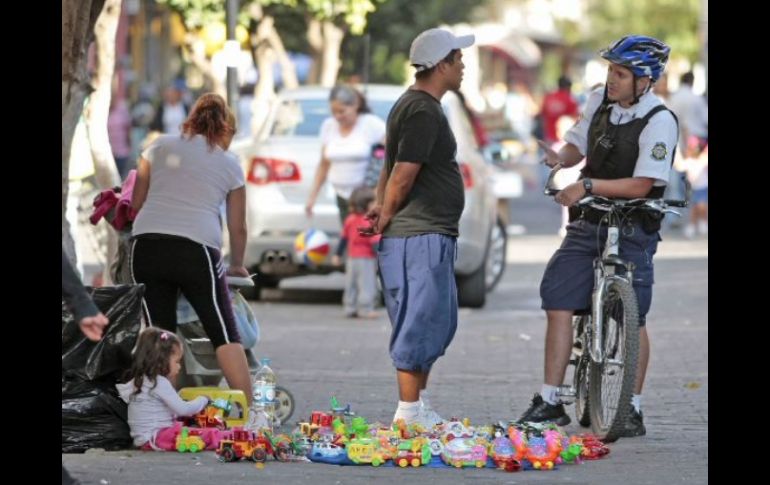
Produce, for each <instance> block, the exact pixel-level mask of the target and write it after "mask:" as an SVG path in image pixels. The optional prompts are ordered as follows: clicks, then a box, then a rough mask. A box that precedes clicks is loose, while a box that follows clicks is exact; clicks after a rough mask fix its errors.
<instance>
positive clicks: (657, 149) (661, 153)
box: [651, 141, 668, 160]
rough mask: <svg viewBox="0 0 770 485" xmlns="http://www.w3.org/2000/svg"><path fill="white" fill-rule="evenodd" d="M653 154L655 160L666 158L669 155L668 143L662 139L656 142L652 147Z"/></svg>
mask: <svg viewBox="0 0 770 485" xmlns="http://www.w3.org/2000/svg"><path fill="white" fill-rule="evenodd" d="M651 155H652V158H654V159H655V160H664V159H665V158H666V155H668V148H666V144H665V143H663V142H662V141H659V142H658V143H656V144H655V146H654V147H652V152H651Z"/></svg>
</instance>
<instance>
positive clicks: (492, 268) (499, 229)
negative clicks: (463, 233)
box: [484, 219, 508, 293]
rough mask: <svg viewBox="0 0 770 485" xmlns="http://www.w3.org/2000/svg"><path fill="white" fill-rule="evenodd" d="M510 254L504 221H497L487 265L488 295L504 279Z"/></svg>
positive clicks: (490, 242) (488, 252)
mask: <svg viewBox="0 0 770 485" xmlns="http://www.w3.org/2000/svg"><path fill="white" fill-rule="evenodd" d="M507 254H508V235H507V234H506V232H505V225H504V224H503V221H502V220H500V219H497V223H496V224H495V226H494V227H493V228H492V234H491V235H490V241H489V249H488V250H487V257H486V260H485V263H484V264H486V265H487V272H486V275H485V279H486V287H487V293H489V292H490V291H492V290H493V289H494V288H495V286H497V284H498V283H499V282H500V280H501V279H502V278H503V273H505V266H506V258H507Z"/></svg>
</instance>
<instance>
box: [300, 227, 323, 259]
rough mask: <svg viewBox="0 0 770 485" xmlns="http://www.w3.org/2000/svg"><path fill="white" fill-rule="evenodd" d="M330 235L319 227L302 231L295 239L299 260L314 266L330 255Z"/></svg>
mask: <svg viewBox="0 0 770 485" xmlns="http://www.w3.org/2000/svg"><path fill="white" fill-rule="evenodd" d="M329 249H330V246H329V237H328V236H327V235H326V233H325V232H323V231H321V230H319V229H308V230H306V231H302V232H301V233H299V235H297V238H296V239H295V240H294V254H296V256H297V260H298V261H300V262H302V263H305V264H307V265H310V266H313V265H317V264H321V263H323V262H324V261H326V259H327V258H328V257H329Z"/></svg>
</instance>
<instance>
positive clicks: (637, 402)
mask: <svg viewBox="0 0 770 485" xmlns="http://www.w3.org/2000/svg"><path fill="white" fill-rule="evenodd" d="M631 405H632V406H634V409H636V412H637V413H641V412H642V395H641V394H633V395H632V396H631Z"/></svg>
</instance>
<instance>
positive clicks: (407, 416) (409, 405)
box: [393, 401, 420, 421]
mask: <svg viewBox="0 0 770 485" xmlns="http://www.w3.org/2000/svg"><path fill="white" fill-rule="evenodd" d="M419 412H420V401H414V402H407V401H398V409H396V414H395V415H394V416H393V421H395V420H397V419H404V420H406V421H411V420H413V419H415V418H416V417H417V414H418V413H419Z"/></svg>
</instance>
